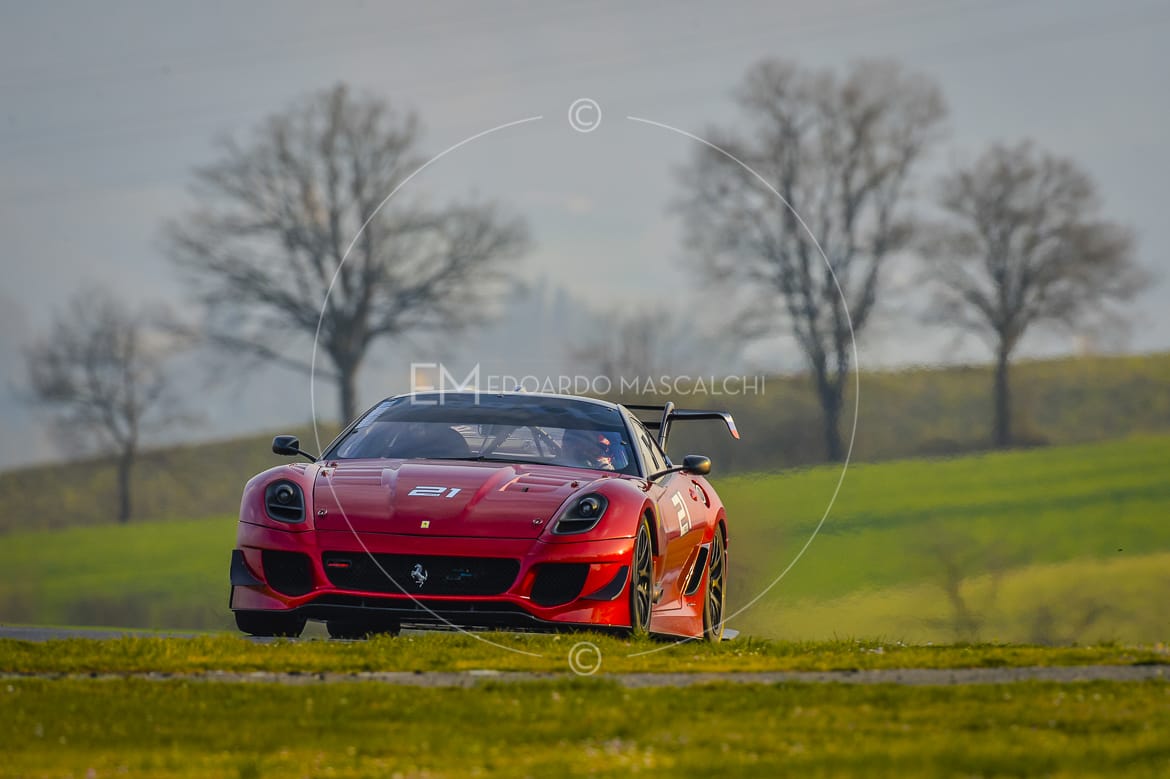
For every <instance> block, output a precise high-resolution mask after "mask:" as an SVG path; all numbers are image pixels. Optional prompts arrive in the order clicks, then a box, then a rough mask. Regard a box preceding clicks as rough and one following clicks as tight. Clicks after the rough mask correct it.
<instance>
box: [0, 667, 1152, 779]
mask: <svg viewBox="0 0 1170 779" xmlns="http://www.w3.org/2000/svg"><path fill="white" fill-rule="evenodd" d="M0 711H3V712H4V727H3V728H0V753H2V754H3V755H4V759H3V760H2V761H0V776H27V777H39V776H66V775H72V776H78V777H81V776H97V777H103V776H129V777H147V776H149V777H214V776H225V777H240V778H241V779H259V778H260V777H277V776H335V777H374V776H429V777H466V776H476V775H480V776H495V775H499V776H533V777H545V776H548V777H563V776H622V777H625V776H629V775H630V774H639V773H644V774H648V775H655V776H667V775H668V776H682V777H689V776H695V777H710V776H741V775H750V776H784V775H790V776H808V777H824V776H865V777H899V779H903V778H904V777H912V778H913V777H937V776H1040V775H1045V776H1056V777H1074V776H1075V777H1089V776H1100V777H1119V776H1125V777H1151V779H1153V778H1155V777H1158V778H1160V777H1163V776H1166V774H1167V771H1170V737H1168V736H1167V734H1168V733H1170V686H1168V685H1167V684H1166V683H1164V682H1146V683H1105V682H1095V683H1087V684H1074V685H1055V684H1042V683H1024V684H1015V685H1010V686H998V685H986V686H985V685H972V686H961V687H897V686H886V685H879V686H850V685H828V686H825V685H799V684H797V685H777V686H758V685H749V686H739V685H734V686H728V685H709V686H703V687H697V688H690V689H687V690H686V691H685V692H680V691H669V690H626V689H622V688H620V687H618V686H616V685H614V684H612V683H606V682H604V681H600V680H574V681H569V682H558V683H547V682H546V683H533V684H496V685H493V684H486V685H483V686H481V687H478V688H476V689H474V690H460V689H427V688H406V687H396V686H392V685H380V684H330V685H325V686H318V685H308V686H279V685H267V684H219V683H210V682H185V681H169V682H153V681H143V680H133V679H130V680H54V681H50V680H41V679H21V680H9V681H7V682H6V683H3V684H0Z"/></svg>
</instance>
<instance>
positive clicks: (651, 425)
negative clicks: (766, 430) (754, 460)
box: [624, 401, 739, 452]
mask: <svg viewBox="0 0 1170 779" xmlns="http://www.w3.org/2000/svg"><path fill="white" fill-rule="evenodd" d="M624 405H625V407H626V408H628V409H629V410H630V411H654V412H657V413H658V414H660V416H659V417H658V418H657V419H642V418H641V417H639V421H641V422H642V424H644V425H645V426H646V427H647V428H648V429H650V430H657V431H658V445H659V446H661V447H662V451H664V452H665V451H666V439H667V438H669V437H670V426H671V424H673V423H674V422H675V421H678V420H692V419H722V420H723V423H724V424H726V425H727V430H728V432H729V433H731V437H732V438H734V439H736V440H738V439H739V431H738V430H736V429H735V420H734V419H732V417H731V412H729V411H706V410H703V409H689V408H675V407H674V404H673V403H671V402H670V401H667V402H666V404H665V405H661V406H657V405H649V406H648V405H643V404H640V403H627V404H624Z"/></svg>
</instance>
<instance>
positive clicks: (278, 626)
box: [236, 611, 305, 638]
mask: <svg viewBox="0 0 1170 779" xmlns="http://www.w3.org/2000/svg"><path fill="white" fill-rule="evenodd" d="M236 627H238V628H239V629H240V630H241V631H242V632H244V633H247V634H248V635H250V636H288V637H289V638H296V637H297V636H299V635H300V634H301V632H302V631H303V630H304V629H305V618H304V617H298V616H297V615H296V614H290V613H289V612H286V611H237V612H236Z"/></svg>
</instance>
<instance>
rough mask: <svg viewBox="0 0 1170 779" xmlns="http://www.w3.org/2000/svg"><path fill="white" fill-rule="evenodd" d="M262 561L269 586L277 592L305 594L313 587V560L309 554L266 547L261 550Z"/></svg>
mask: <svg viewBox="0 0 1170 779" xmlns="http://www.w3.org/2000/svg"><path fill="white" fill-rule="evenodd" d="M260 562H261V564H262V565H263V566H264V578H265V580H267V581H268V586H269V587H271V588H272V589H274V590H276V591H277V592H279V593H283V594H285V595H304V594H305V593H306V592H309V591H310V590H312V589H313V570H312V561H311V560H309V556H308V555H306V554H301V553H300V552H278V551H275V550H273V549H264V550H261V552H260Z"/></svg>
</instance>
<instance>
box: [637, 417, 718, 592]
mask: <svg viewBox="0 0 1170 779" xmlns="http://www.w3.org/2000/svg"><path fill="white" fill-rule="evenodd" d="M634 431H635V435H636V437H637V445H638V450H639V453H640V455H641V457H642V462H643V464H644V465H645V467H646V469H647V471H648V472H650V473H653V472H656V471H662V470H665V469H666V468H667V467H669V466H668V463H667V459H666V455H665V454H664V453H663V451H662V449H661V448H660V447H659V446H658V442H657V441H655V440H654V438H653V436H651V435H650V432H649V431H648V430H647V429H646V427H645V426H644V425H642V424H641V423H639V422H637V421H636V420H635V424H634ZM690 482H691V477H690V476H687V475H686V474H683V473H671V474H668V475H667V476H664V477H662V478H660V479H658V480H656V481H655V482H652V483H651V486H650V499H651V500H653V501H654V503H655V507H656V508H657V512H658V519H659V522H660V525H661V528H660V531H661V532H660V535H659V552H660V555H659V557H660V565H659V569H658V570H656V571H655V577H654V581H655V585H656V589H657V590H659V591H660V592H661V595H660V596H659V597H658V599H657V608H659V609H661V610H669V609H672V608H679V607H681V606H682V596H683V592H682V589H683V585H684V582H683V580H682V574H683V573H684V572H685V569H686V566H687V563H688V561H689V558H690V557H691V555H692V553H693V551H694V549H695V547H696V546H697V545H698V544H699V543H700V542H701V540H702V534H703V531H702V527H703V521H704V518H703V515H702V514H701V513H699V512H696V510H695V505H694V501H693V500H692V499H691V496H690V489H689V488H690V486H691V485H690Z"/></svg>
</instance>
